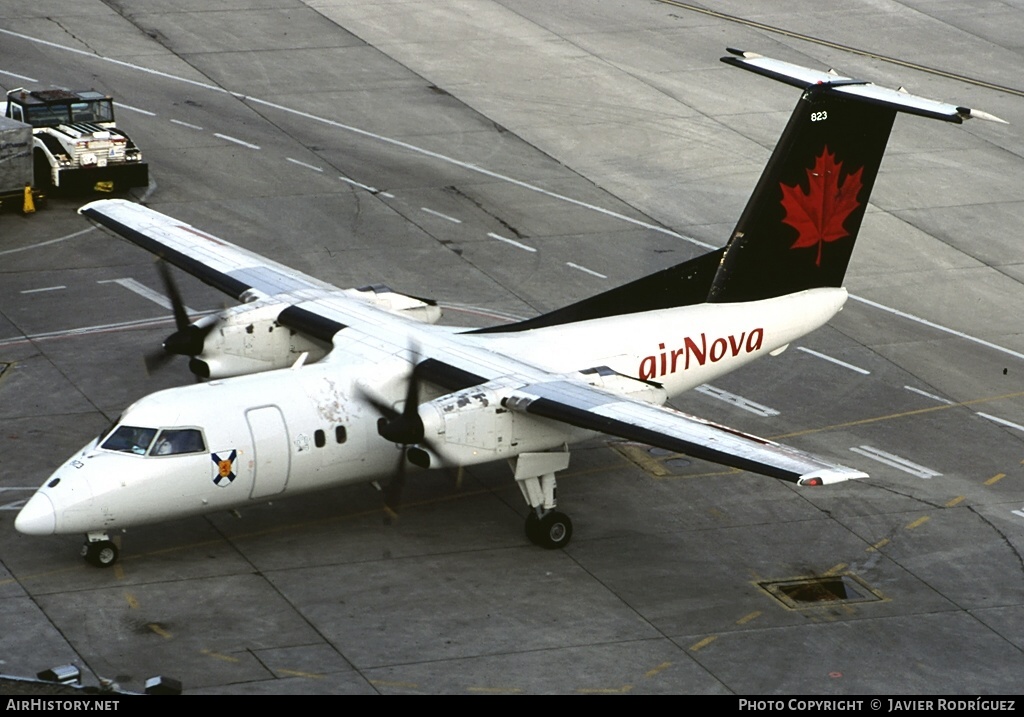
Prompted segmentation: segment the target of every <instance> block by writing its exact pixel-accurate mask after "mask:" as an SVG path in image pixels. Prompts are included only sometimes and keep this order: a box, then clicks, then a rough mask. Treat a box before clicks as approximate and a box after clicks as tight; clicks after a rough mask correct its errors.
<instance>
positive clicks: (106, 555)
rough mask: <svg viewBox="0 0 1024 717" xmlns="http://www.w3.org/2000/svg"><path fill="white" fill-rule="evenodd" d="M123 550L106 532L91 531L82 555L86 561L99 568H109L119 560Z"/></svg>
mask: <svg viewBox="0 0 1024 717" xmlns="http://www.w3.org/2000/svg"><path fill="white" fill-rule="evenodd" d="M120 554H121V551H119V550H118V549H117V546H116V545H115V544H114V541H112V540H111V539H110V537H109V536H108V535H107V534H106V533H89V534H88V535H86V536H85V544H84V545H82V557H83V558H85V562H87V563H89V564H90V565H93V566H95V567H97V568H109V567H110V566H111V565H113V564H114V563H116V562H117V558H118V556H119V555H120Z"/></svg>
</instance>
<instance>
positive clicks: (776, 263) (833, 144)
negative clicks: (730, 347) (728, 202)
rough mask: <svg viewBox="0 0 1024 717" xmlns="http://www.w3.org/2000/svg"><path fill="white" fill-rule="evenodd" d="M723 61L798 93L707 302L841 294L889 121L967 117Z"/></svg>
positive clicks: (912, 100)
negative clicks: (905, 115)
mask: <svg viewBox="0 0 1024 717" xmlns="http://www.w3.org/2000/svg"><path fill="white" fill-rule="evenodd" d="M730 52H734V53H735V54H737V55H739V56H738V57H723V58H722V61H723V62H726V63H728V64H731V65H735V66H737V67H741V68H743V69H746V70H750V71H753V72H757V73H759V74H762V75H766V76H768V77H771V78H773V79H777V80H780V81H782V82H786V83H788V84H792V85H795V86H797V87H801V88H802V89H803V90H804V92H803V95H802V96H801V97H800V100H799V101H798V102H797V105H796V109H794V110H793V114H792V116H791V117H790V119H789V124H787V125H786V129H785V131H783V133H782V137H781V138H780V139H779V143H778V145H777V146H776V147H775V151H774V152H773V153H772V156H771V159H770V160H769V161H768V164H767V166H766V167H765V169H764V172H763V173H762V174H761V179H760V180H759V181H758V183H757V186H756V188H755V189H754V193H753V194H752V195H751V197H750V200H749V202H748V203H747V206H746V209H744V211H743V214H742V215H741V216H740V219H739V222H738V223H737V224H736V229H735V230H734V231H733V233H732V237H731V238H730V239H729V242H728V244H727V246H726V249H725V254H724V256H723V257H722V262H721V264H720V266H719V268H718V271H717V273H716V274H715V277H714V280H713V281H712V284H711V289H710V291H709V294H708V301H711V302H735V301H754V300H758V299H767V298H771V297H773V296H780V295H783V294H789V293H793V292H795V291H802V290H804V289H812V288H816V287H822V286H842V282H843V277H844V276H845V274H846V267H847V265H848V264H849V262H850V256H851V254H852V252H853V245H854V242H855V241H856V239H857V233H858V232H859V230H860V225H861V220H862V219H863V218H864V212H865V210H866V209H867V204H868V198H869V197H870V196H871V189H872V187H873V186H874V184H875V177H876V176H877V175H878V167H879V165H880V164H881V162H882V155H883V154H884V152H885V145H886V143H887V142H888V140H889V132H890V130H891V129H892V125H893V121H894V120H895V118H896V113H897V112H909V113H911V114H919V115H924V116H927V117H933V118H936V119H942V120H946V121H949V122H957V123H959V122H962V121H963V120H964V119H965V118H968V117H971V116H972V115H971V110H969V109H967V108H964V107H955V106H953V105H948V104H944V103H941V102H935V101H932V100H926V99H923V98H920V97H915V96H913V95H910V94H907V93H906V92H905V91H902V90H887V89H884V88H880V87H876V86H875V85H873V84H870V83H867V82H863V81H860V80H853V79H850V78H848V77H839V76H838V75H835V74H832V73H824V72H818V71H815V70H810V69H807V68H804V67H800V66H797V65H791V64H789V63H786V62H780V61H778V60H771V59H769V58H764V57H761V56H759V55H754V54H751V53H742V52H740V51H736V50H730ZM975 116H984V115H983V113H975ZM985 118H987V119H992V118H991V116H986V117H985Z"/></svg>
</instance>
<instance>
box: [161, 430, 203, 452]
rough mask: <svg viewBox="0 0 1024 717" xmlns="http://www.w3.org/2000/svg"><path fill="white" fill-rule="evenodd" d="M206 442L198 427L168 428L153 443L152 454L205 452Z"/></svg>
mask: <svg viewBox="0 0 1024 717" xmlns="http://www.w3.org/2000/svg"><path fill="white" fill-rule="evenodd" d="M205 452H206V443H205V442H204V441H203V434H202V432H201V431H200V430H199V429H198V428H166V429H164V430H163V431H160V437H159V438H157V439H156V443H154V444H153V450H152V452H151V453H150V455H152V456H176V455H180V454H182V453H205Z"/></svg>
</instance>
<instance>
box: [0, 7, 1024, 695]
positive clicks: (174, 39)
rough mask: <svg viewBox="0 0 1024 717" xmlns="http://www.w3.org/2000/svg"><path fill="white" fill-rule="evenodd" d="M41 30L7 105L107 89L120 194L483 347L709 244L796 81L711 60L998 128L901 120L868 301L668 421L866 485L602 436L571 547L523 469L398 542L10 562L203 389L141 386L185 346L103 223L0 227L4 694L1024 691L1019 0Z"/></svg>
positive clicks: (182, 377) (428, 509)
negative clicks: (168, 396)
mask: <svg viewBox="0 0 1024 717" xmlns="http://www.w3.org/2000/svg"><path fill="white" fill-rule="evenodd" d="M15 5H17V4H11V3H8V4H7V6H4V7H3V8H2V9H0V86H2V87H3V88H4V89H11V88H14V87H18V86H26V87H32V88H36V87H54V86H56V87H69V88H76V89H78V88H89V87H95V88H96V89H99V90H102V91H106V92H110V93H111V94H113V95H114V96H115V99H116V100H117V101H118V103H119V116H118V120H119V126H121V127H122V128H124V129H125V130H126V131H128V132H129V133H130V134H131V136H132V138H133V139H134V140H135V141H136V142H137V144H138V145H139V146H140V147H141V148H142V150H143V153H144V155H145V157H146V159H147V160H148V161H149V162H150V165H151V175H152V180H153V181H152V183H151V186H150V187H148V188H146V189H145V190H138V191H136V192H134V196H136V197H143V196H144V198H145V201H146V202H147V204H149V205H150V206H153V207H154V208H155V209H157V210H159V211H162V212H165V213H168V214H171V215H173V216H176V217H180V218H181V219H183V220H185V221H188V222H190V223H192V224H194V225H196V226H198V227H201V228H202V229H204V230H206V231H209V232H211V233H212V234H215V235H217V236H221V237H224V238H225V239H228V240H230V241H232V242H236V243H238V244H241V245H243V246H246V247H248V248H250V249H252V250H254V251H256V252H259V253H261V254H263V255H266V256H268V257H270V258H273V259H275V260H277V261H280V262H282V263H284V264H287V265H289V266H293V267H295V268H296V269H299V270H302V271H304V272H308V273H311V274H315V275H316V276H318V277H320V278H323V279H325V280H327V281H330V282H332V283H334V284H335V285H337V286H339V287H349V286H363V285H366V284H370V283H378V282H379V283H387V284H388V285H390V286H392V287H393V288H395V289H396V290H398V291H402V292H403V293H408V294H412V295H416V296H430V297H434V298H436V299H437V300H439V301H440V302H441V303H442V304H443V305H444V306H445V308H446V318H447V320H450V321H451V322H453V323H457V324H462V325H482V324H485V323H491V322H496V321H502V320H507V319H508V318H511V317H525V316H531V315H534V314H536V313H538V312H541V311H545V310H549V309H552V308H556V307H558V306H561V305H564V304H566V303H568V302H571V301H574V300H578V299H580V298H582V297H585V296H588V295H591V294H595V293H598V292H600V291H603V290H605V289H607V288H610V287H612V286H616V285H618V284H621V283H624V282H627V281H630V280H632V279H635V278H637V277H640V276H643V275H645V274H647V273H650V272H652V271H656V270H658V269H660V268H663V267H665V266H669V265H672V264H675V263H678V262H680V261H683V260H684V259H686V258H689V257H692V256H696V255H698V254H700V253H702V252H704V251H706V249H707V247H717V246H720V245H721V244H723V243H724V241H725V239H726V238H727V237H728V235H729V232H730V230H731V229H732V227H733V225H734V223H735V221H736V219H737V218H738V216H739V214H740V212H741V211H742V208H743V206H744V204H745V202H746V200H747V197H748V196H749V194H750V191H751V190H752V188H753V185H754V183H755V181H756V179H757V177H758V176H759V174H760V172H761V170H762V168H763V166H764V163H765V161H766V160H767V158H768V156H769V155H770V152H771V149H772V147H773V146H774V144H775V141H776V140H777V139H778V136H779V134H780V133H781V131H782V128H783V126H784V124H785V122H786V120H787V119H788V116H789V113H790V112H791V110H792V107H793V105H794V104H795V102H796V100H797V98H798V95H799V92H798V91H797V90H795V89H794V88H791V87H787V86H784V85H781V84H779V83H775V82H772V81H770V80H767V79H765V78H761V77H757V76H755V75H752V74H750V73H744V72H741V71H739V70H737V69H734V68H731V67H728V66H726V65H724V64H722V63H721V62H719V58H720V57H721V56H722V55H724V54H725V48H726V47H727V46H728V47H739V48H742V49H746V50H751V51H756V52H760V53H762V54H764V55H767V56H770V57H777V58H779V59H783V60H788V61H792V62H796V63H799V64H804V65H808V66H813V67H820V68H822V69H827V68H828V67H834V68H835V69H836V70H837V71H838V72H840V73H841V74H845V75H850V76H854V77H863V78H865V79H869V80H872V81H874V82H876V83H878V84H880V85H884V86H889V87H898V86H901V85H902V86H905V87H906V88H907V89H908V90H909V91H911V92H913V93H915V94H919V95H923V96H926V97H931V98H935V99H942V100H945V101H949V102H953V103H956V104H960V105H966V106H970V107H974V108H979V109H982V110H986V111H988V112H991V113H993V114H995V115H997V116H999V117H1001V118H1003V119H1005V120H1007V121H1009V122H1010V124H1009V125H997V124H994V123H984V122H977V121H971V122H968V123H966V124H965V125H963V126H959V127H958V126H952V125H948V124H945V123H940V122H934V121H930V120H926V119H922V118H917V117H908V116H901V117H899V118H898V119H897V122H896V126H895V128H894V131H893V135H892V138H891V140H890V143H889V150H888V154H887V157H886V159H885V161H884V162H883V164H882V169H881V172H880V174H879V177H878V181H877V183H876V186H875V189H874V193H873V195H872V200H871V206H870V208H869V210H868V214H867V215H866V217H865V220H864V225H863V228H862V231H861V235H860V239H859V241H858V248H857V250H856V251H855V253H854V257H853V261H852V263H851V266H850V271H849V273H848V275H847V286H848V288H849V290H850V293H851V299H850V301H849V302H848V304H847V306H846V308H845V310H844V311H843V312H842V313H841V314H840V315H839V316H838V317H837V318H836V319H835V320H834V321H833V322H831V323H830V324H829V325H828V326H827V327H825V328H823V329H821V330H819V331H817V332H816V333H814V334H811V335H810V336H808V337H806V338H805V339H804V340H802V341H800V342H799V345H794V346H792V347H790V349H789V350H788V351H786V352H785V353H784V354H782V355H781V356H778V357H775V358H771V359H766V360H763V361H761V362H758V363H755V364H753V365H751V366H749V367H747V368H745V369H743V370H741V371H740V372H737V373H735V374H731V375H729V376H727V377H725V378H723V379H722V380H720V381H717V382H715V384H714V386H712V387H710V388H708V389H707V390H703V391H699V392H692V393H690V394H687V395H684V396H683V397H681V398H680V399H679V400H677V401H675V405H677V406H678V407H679V408H681V409H683V410H686V411H688V412H690V413H694V414H697V415H701V416H704V417H707V418H709V419H712V420H715V421H718V422H721V423H724V424H726V425H729V426H733V427H735V428H738V429H742V430H746V431H749V432H752V433H755V434H758V435H762V436H767V437H772V438H776V439H778V440H782V441H784V442H786V443H789V444H792V445H794V446H797V447H800V448H804V449H807V450H812V451H814V452H816V453H819V454H821V455H823V456H829V457H833V458H835V459H836V460H838V461H840V462H843V463H846V464H848V465H855V466H858V467H860V468H862V469H864V470H865V471H867V472H868V473H870V474H871V477H870V478H868V479H864V480H861V481H857V482H852V483H847V484H842V485H838V486H834V487H828V488H820V489H798V488H795V487H793V486H791V485H788V484H784V483H780V482H778V481H776V480H774V479H771V478H766V477H762V476H757V475H752V474H748V473H742V472H738V471H732V470H729V469H724V468H722V467H720V466H715V465H713V464H708V463H704V462H702V461H698V460H692V459H689V458H686V457H683V456H677V455H670V454H665V453H664V452H661V451H652V450H650V449H648V448H646V447H643V446H637V445H632V444H627V443H623V442H621V441H617V440H612V439H607V440H599V441H593V442H591V443H588V444H586V445H582V446H578V447H576V448H575V449H574V451H573V455H572V463H571V465H570V468H569V470H568V471H566V473H565V474H564V475H563V476H560V479H559V488H560V491H559V501H560V509H562V510H564V511H565V512H567V513H568V514H570V515H571V516H572V518H573V521H574V523H575V528H576V532H575V535H574V538H573V542H572V543H571V544H570V546H569V547H567V548H566V549H565V550H562V551H555V552H548V551H544V550H541V549H539V548H536V547H534V546H532V545H530V544H529V543H528V542H527V540H526V539H525V537H524V536H523V516H524V515H525V512H526V508H525V505H524V504H523V501H522V498H521V496H520V495H519V491H518V488H517V487H516V485H515V483H514V481H513V480H512V479H511V475H510V472H509V470H508V467H507V466H505V465H503V464H493V465H487V466H482V467H477V468H473V469H467V470H466V471H465V472H464V473H463V475H462V476H460V477H456V476H453V475H449V474H448V473H446V472H441V471H433V472H429V473H424V474H419V475H417V476H415V480H413V479H410V480H409V484H408V487H407V490H406V492H405V497H404V500H403V504H404V508H403V511H402V514H401V516H400V518H399V519H398V520H397V521H394V522H391V523H387V522H386V521H385V520H383V516H382V511H381V505H382V500H381V496H380V494H379V493H378V492H377V491H376V490H375V489H374V488H372V487H371V486H358V487H351V488H345V489H338V490H332V491H327V492H324V493H320V494H317V495H312V496H304V497H296V498H291V499H286V500H282V501H277V502H274V503H272V504H262V505H256V506H253V507H251V508H249V509H246V510H242V511H240V514H239V515H238V516H235V515H229V514H215V515H210V516H208V517H204V518H195V519H189V520H181V521H173V522H170V523H167V524H163V525H157V526H146V527H140V528H137V529H133V530H131V531H128V532H127V533H125V534H123V535H121V536H119V538H118V539H119V540H120V542H121V549H122V559H121V562H120V563H119V564H118V565H117V566H115V567H114V568H112V569H109V570H98V569H94V568H90V567H89V566H87V565H86V564H85V563H84V561H82V560H81V558H80V557H79V556H78V549H79V546H80V544H81V539H80V538H79V537H76V536H60V537H52V538H29V537H26V536H22V535H19V534H17V533H16V532H15V531H14V527H13V522H14V516H15V515H16V511H17V510H18V508H19V507H20V505H22V504H23V503H24V501H25V500H26V499H27V498H28V497H29V495H30V494H31V491H32V490H34V489H35V488H36V487H37V486H38V485H39V484H41V483H42V482H43V481H44V480H45V479H46V478H47V477H48V476H49V474H50V473H51V472H52V470H54V469H55V468H56V467H57V466H58V465H59V464H60V463H61V462H62V461H64V460H65V458H66V457H67V456H69V455H70V454H71V453H72V452H73V451H74V450H76V449H77V448H79V447H80V446H81V445H83V444H84V443H86V442H87V441H88V440H89V439H90V438H91V437H92V436H94V435H95V434H96V433H98V432H99V431H100V430H101V429H103V428H104V427H105V426H107V425H109V423H110V422H111V421H113V420H114V419H116V417H117V416H118V414H119V413H120V411H121V410H122V409H123V408H125V407H126V406H127V405H128V404H130V403H131V402H132V401H134V400H135V399H137V398H139V397H141V396H143V395H145V394H147V393H149V392H151V391H154V390H157V389H160V388H164V387H168V386H174V385H181V384H184V383H187V382H189V381H190V380H191V376H190V375H189V374H188V372H187V369H186V367H185V362H184V361H178V362H174V363H172V364H170V365H169V366H168V367H167V368H166V369H164V370H163V371H160V372H158V373H155V374H154V375H153V376H147V375H146V373H145V370H144V367H143V365H142V360H141V359H142V356H143V355H144V354H145V353H147V352H149V351H152V350H154V349H155V348H156V347H158V346H159V344H160V342H161V341H162V340H163V339H164V338H165V337H166V336H167V335H168V334H169V333H170V332H171V331H172V330H173V320H172V319H171V317H170V316H169V312H168V311H167V309H166V308H164V307H162V306H160V305H159V304H157V303H155V302H154V301H153V300H152V299H150V298H147V296H145V295H144V293H140V292H139V291H137V289H138V288H139V286H140V285H142V286H145V287H148V288H150V289H153V290H155V291H159V290H160V282H159V279H158V277H157V274H156V271H155V270H154V268H153V266H152V263H153V262H152V257H151V256H150V255H149V254H146V253H145V252H143V251H141V250H138V249H136V248H134V247H132V246H129V245H128V244H126V243H124V242H122V241H120V240H118V239H115V238H113V237H111V236H109V235H107V234H105V233H104V232H102V231H100V230H98V229H95V228H91V226H90V225H88V224H87V223H86V222H85V221H84V220H83V219H82V218H81V217H79V216H78V215H77V214H75V209H77V207H78V206H79V205H80V204H81V203H83V202H84V201H85V199H86V198H72V197H55V198H52V199H51V201H50V205H49V208H48V209H46V210H45V211H41V212H38V213H37V214H35V215H33V216H31V217H19V216H17V215H10V214H6V215H2V216H0V275H2V280H0V422H2V423H0V425H2V428H3V430H2V431H0V625H3V626H4V629H3V630H2V631H0V673H7V674H14V675H32V674H34V673H36V672H37V671H39V670H43V669H45V668H48V667H51V666H53V665H57V664H61V663H68V662H73V663H75V664H78V665H79V666H81V667H82V668H83V672H85V673H86V674H87V675H89V677H87V679H89V680H95V679H96V678H98V677H104V678H112V679H115V680H117V682H118V683H119V684H121V685H122V686H123V687H125V688H126V689H133V690H139V689H141V687H142V685H143V683H144V681H145V679H146V678H148V677H150V676H152V675H155V674H164V675H170V676H173V677H176V678H178V679H180V680H181V681H182V682H183V684H184V687H185V691H186V692H187V693H190V694H214V693H217V694H221V693H244V694H257V693H268V694H269V693H290V694H306V693H338V694H370V693H380V694H409V693H431V694H434V693H454V694H465V693H601V694H603V693H623V692H626V693H708V694H736V695H774V694H834V695H843V694H851V695H859V694H936V695H954V694H957V695H967V694H970V695H974V696H977V695H991V694H1005V693H1016V692H1019V690H1020V677H1021V675H1022V674H1024V629H1022V628H1024V560H1022V556H1021V553H1022V550H1024V475H1022V473H1024V468H1022V464H1024V441H1022V439H1024V381H1022V377H1024V332H1022V326H1021V316H1024V289H1022V287H1021V280H1022V279H1024V245H1022V243H1021V242H1020V241H1019V238H1018V234H1019V232H1018V229H1019V226H1020V224H1021V220H1022V219H1024V201H1022V189H1021V187H1022V181H1021V180H1022V178H1024V131H1022V128H1024V105H1022V103H1021V99H1022V94H1024V84H1022V83H1021V81H1020V77H1019V68H1020V67H1021V47H1020V39H1019V32H1017V31H1016V30H1017V29H1018V28H1020V27H1022V26H1024V7H1021V6H1020V5H1019V3H1009V2H982V3H972V4H970V5H969V6H967V5H966V4H961V3H935V2H924V1H923V0H904V1H902V2H896V1H895V0H884V1H882V2H877V1H871V2H869V1H868V0H852V1H851V2H845V3H826V4H823V3H820V2H808V1H805V0H799V1H797V2H789V3H785V4H784V7H783V5H782V4H776V3H771V4H764V3H760V4H756V7H754V8H753V9H752V6H751V4H750V3H741V2H734V1H732V0H725V1H724V2H716V3H682V2H667V1H660V0H630V1H629V2H612V1H611V0H589V1H588V2H584V3H549V2H545V1H544V0H502V1H500V2H499V1H494V0H472V1H470V0H443V1H440V2H436V1H430V2H423V1H418V0H410V1H408V2H386V1H384V0H378V1H370V0H367V1H365V2H352V1H351V0H348V1H344V0H309V1H308V2H301V1H300V0H275V1H274V2H264V1H261V0H238V1H237V2H234V3H232V4H231V6H230V8H227V9H219V8H214V9H210V6H209V4H207V3H200V2H173V3H172V2H161V1H160V0H122V1H120V2H117V3H108V2H100V0H80V1H79V2H74V3H71V2H67V1H66V0H48V1H47V2H41V3H32V4H21V5H18V6H15ZM762 5H767V7H762ZM503 240H510V241H503ZM517 245H519V246H517ZM521 245H526V246H530V247H532V248H535V249H536V250H537V251H534V252H530V251H525V250H523V249H522V248H521ZM127 280H130V281H127ZM180 284H181V288H182V292H183V294H184V295H185V301H186V303H187V304H188V305H189V306H190V307H192V308H194V309H195V310H197V311H204V310H216V309H219V308H221V307H222V306H223V305H224V297H223V296H221V295H220V294H218V293H217V292H215V291H213V290H212V289H210V288H208V287H206V286H204V285H202V284H200V283H199V282H198V281H195V280H192V279H190V278H187V277H184V276H183V277H182V278H181V280H180ZM799 581H812V585H813V586H814V587H812V588H806V587H805V588H802V589H801V588H800V587H799V585H801V584H802V583H800V582H799ZM822 598H827V599H822Z"/></svg>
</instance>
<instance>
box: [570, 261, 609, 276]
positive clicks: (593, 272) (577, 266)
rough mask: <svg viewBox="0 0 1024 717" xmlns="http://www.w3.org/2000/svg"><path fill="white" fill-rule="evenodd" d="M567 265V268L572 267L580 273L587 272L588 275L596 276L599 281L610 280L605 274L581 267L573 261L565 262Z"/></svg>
mask: <svg viewBox="0 0 1024 717" xmlns="http://www.w3.org/2000/svg"><path fill="white" fill-rule="evenodd" d="M565 265H566V266H571V267H572V268H573V269H579V270H580V271H583V272H586V273H587V274H590V275H591V276H596V277H597V278H598V279H607V278H608V277H607V276H605V275H604V274H601V273H598V272H596V271H594V270H593V269H588V268H587V267H585V266H580V265H579V264H573V263H572V262H571V261H567V262H565Z"/></svg>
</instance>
